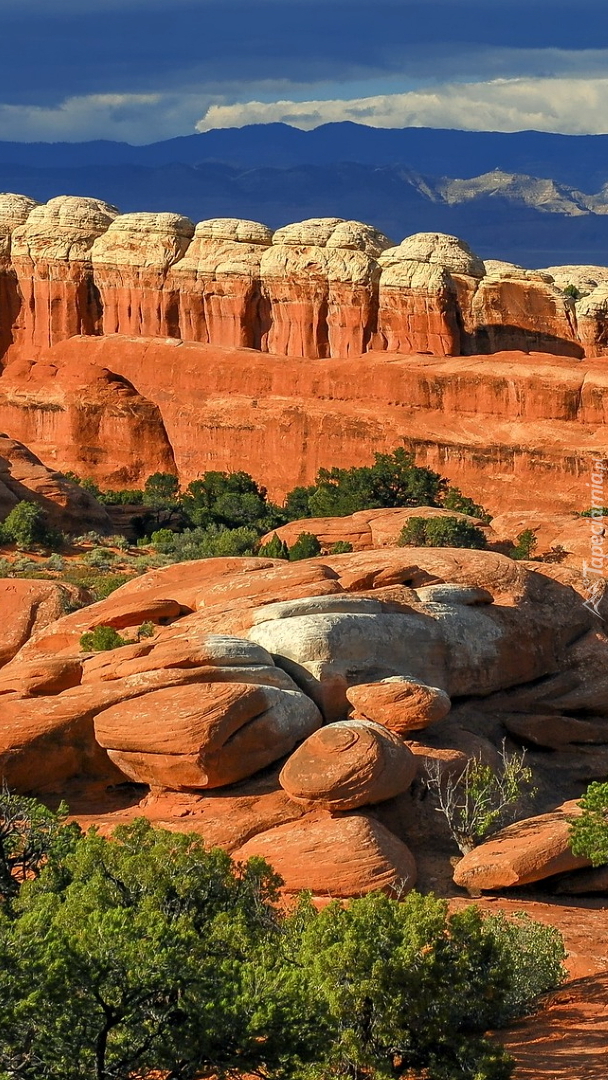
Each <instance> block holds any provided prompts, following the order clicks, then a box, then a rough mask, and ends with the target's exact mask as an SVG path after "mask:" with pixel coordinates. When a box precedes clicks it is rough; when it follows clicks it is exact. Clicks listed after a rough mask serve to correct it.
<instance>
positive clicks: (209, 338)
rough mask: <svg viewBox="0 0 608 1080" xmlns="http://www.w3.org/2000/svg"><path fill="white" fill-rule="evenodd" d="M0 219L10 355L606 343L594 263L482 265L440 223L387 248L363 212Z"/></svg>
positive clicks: (83, 205) (311, 354)
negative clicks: (61, 347) (154, 346)
mask: <svg viewBox="0 0 608 1080" xmlns="http://www.w3.org/2000/svg"><path fill="white" fill-rule="evenodd" d="M0 222H2V224H0V237H1V239H0V250H1V254H0V259H1V260H2V268H1V273H0V278H1V280H2V282H3V285H2V288H3V290H4V291H3V294H2V295H3V300H2V303H1V304H0V313H1V318H0V337H1V338H2V342H1V344H2V347H3V351H6V350H8V349H10V350H11V355H12V356H13V358H14V357H15V356H20V357H23V356H24V355H25V351H26V350H29V356H36V355H38V354H39V352H40V350H41V349H42V348H44V347H47V346H49V345H52V344H53V343H55V342H61V341H64V340H66V339H67V338H69V337H72V336H74V335H77V334H80V333H84V334H86V335H94V334H98V333H104V334H114V333H121V334H125V335H141V334H143V335H145V336H151V337H156V338H160V339H163V338H176V339H182V340H185V341H195V342H199V343H204V344H212V345H217V346H221V347H236V348H240V347H246V348H254V349H261V350H263V351H264V352H268V353H271V354H276V355H280V356H291V357H306V358H310V359H313V358H317V359H323V358H328V357H343V358H350V357H351V356H360V355H362V354H364V353H367V352H369V351H370V350H382V351H388V352H390V353H404V354H407V355H409V354H412V353H423V354H430V355H434V356H450V355H459V354H461V353H464V354H470V355H474V354H476V353H496V352H499V351H501V350H505V349H509V350H516V349H517V350H519V349H521V350H524V351H530V350H533V349H534V350H539V351H543V352H549V353H551V352H553V353H557V354H559V355H566V356H573V357H580V356H582V355H583V354H584V352H585V351H587V353H589V354H590V355H601V354H602V350H603V348H604V346H605V342H604V340H603V339H604V336H605V327H604V322H605V319H604V313H603V299H602V296H600V295H599V293H601V290H602V289H603V290H604V291H605V285H606V280H608V273H606V272H605V269H606V268H597V267H578V268H577V267H553V268H551V272H549V271H547V272H544V271H530V270H525V269H523V268H521V267H517V266H514V265H512V264H509V263H503V262H500V261H498V260H489V261H488V262H487V264H484V262H483V261H482V260H481V259H480V258H479V257H478V256H477V255H476V254H475V253H474V252H473V251H472V250H471V249H470V248H469V246H468V245H467V244H466V243H465V242H464V241H463V240H460V239H458V238H457V237H454V236H448V235H445V234H442V233H416V234H414V235H413V236H409V237H406V239H405V240H403V241H402V242H401V243H400V244H399V245H397V246H394V245H392V244H391V241H389V240H388V239H387V238H386V237H385V236H384V235H383V234H382V233H380V232H378V230H376V229H374V228H373V227H372V226H371V225H367V224H365V223H363V222H358V221H345V220H343V219H340V218H312V219H309V220H307V221H303V222H297V223H294V224H292V225H287V226H284V227H283V228H281V229H278V230H277V232H276V233H275V234H274V236H273V234H272V231H271V230H270V229H269V228H267V226H265V225H263V224H261V223H259V222H251V221H241V220H239V219H235V218H212V219H209V220H208V221H203V222H199V224H198V225H197V226H196V228H195V226H194V223H193V222H191V221H189V220H188V219H186V218H184V217H182V216H181V215H179V214H171V213H157V214H153V213H130V214H123V215H119V214H118V211H117V210H116V208H115V207H111V206H109V205H108V204H106V203H103V202H101V201H100V200H97V199H85V198H79V197H75V196H59V197H58V198H55V199H51V200H50V201H49V202H48V203H47V204H45V205H44V206H37V205H36V204H35V203H34V202H33V200H30V199H27V198H26V197H25V196H18V195H3V196H0ZM554 275H555V276H554ZM16 279H18V282H17V280H16ZM566 279H568V282H567V284H564V283H565V282H566ZM568 285H570V286H574V289H575V290H576V297H575V296H573V295H572V294H571V290H570V295H565V292H564V290H567V289H568ZM598 291H599V293H598ZM594 293H598V296H594ZM590 297H593V299H590ZM575 299H577V300H578V301H579V303H578V310H575V307H576V305H575Z"/></svg>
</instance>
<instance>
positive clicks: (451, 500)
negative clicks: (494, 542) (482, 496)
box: [441, 487, 492, 525]
mask: <svg viewBox="0 0 608 1080" xmlns="http://www.w3.org/2000/svg"><path fill="white" fill-rule="evenodd" d="M441 505H442V506H443V508H444V510H455V511H457V513H459V514H468V516H469V517H476V518H480V520H481V521H483V522H484V524H485V525H488V524H489V522H490V521H491V520H492V518H491V516H490V514H488V511H487V510H485V509H484V508H483V506H480V504H479V503H476V502H473V499H469V498H467V496H466V495H463V494H462V491H461V490H460V488H457V487H449V488H448V489H447V491H446V493H445V497H444V499H443V502H442V503H441Z"/></svg>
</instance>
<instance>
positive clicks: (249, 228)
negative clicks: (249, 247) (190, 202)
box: [194, 218, 273, 247]
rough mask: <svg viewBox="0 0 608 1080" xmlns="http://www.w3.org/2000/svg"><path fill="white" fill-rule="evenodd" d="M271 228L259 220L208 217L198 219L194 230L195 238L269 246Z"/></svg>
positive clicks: (271, 234)
mask: <svg viewBox="0 0 608 1080" xmlns="http://www.w3.org/2000/svg"><path fill="white" fill-rule="evenodd" d="M272 236H273V233H272V229H269V228H268V226H267V225H263V224H262V223H261V222H260V221H244V220H242V219H241V218H209V220H208V221H199V223H198V225H197V226H196V229H195V230H194V237H195V239H196V240H231V241H234V242H235V243H237V244H260V245H261V246H262V247H269V246H270V244H271V243H272Z"/></svg>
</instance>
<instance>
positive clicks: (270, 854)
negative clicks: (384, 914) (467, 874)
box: [234, 813, 416, 897]
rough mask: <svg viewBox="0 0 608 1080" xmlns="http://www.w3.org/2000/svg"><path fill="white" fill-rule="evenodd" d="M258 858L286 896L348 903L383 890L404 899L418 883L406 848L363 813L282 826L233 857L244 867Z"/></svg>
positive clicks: (244, 847)
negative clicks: (276, 877)
mask: <svg viewBox="0 0 608 1080" xmlns="http://www.w3.org/2000/svg"><path fill="white" fill-rule="evenodd" d="M254 855H257V856H259V857H260V858H262V859H266V861H267V862H269V863H270V865H271V866H272V867H274V869H275V870H276V871H277V873H279V874H280V875H281V877H282V878H283V881H284V883H285V886H284V887H285V890H286V892H300V891H301V890H302V889H310V890H311V892H312V893H313V894H315V895H317V896H337V897H340V896H344V897H348V896H361V895H362V894H365V893H368V892H372V891H374V890H376V889H383V890H384V891H386V892H389V893H392V894H393V895H397V896H402V895H403V894H404V892H408V891H409V890H410V889H412V888H413V886H414V885H415V883H416V864H415V862H414V859H413V856H412V854H411V852H410V851H409V849H408V848H407V847H406V845H405V844H404V843H403V842H402V841H401V840H399V839H398V838H397V837H396V836H394V835H393V834H392V833H390V832H389V831H388V829H386V828H385V827H384V825H381V824H380V822H379V821H375V820H374V819H373V818H371V817H367V816H366V815H365V814H363V813H358V814H352V815H344V816H340V817H329V816H325V817H320V818H319V819H318V820H309V819H306V818H305V819H303V820H302V821H299V822H295V823H292V824H288V825H280V826H279V827H278V828H276V829H272V830H271V831H270V832H266V833H259V834H258V835H257V836H254V837H253V838H252V839H251V840H249V841H248V842H247V843H246V844H244V846H243V847H241V848H238V849H237V851H235V853H234V857H235V858H236V859H238V860H239V861H241V862H244V861H246V860H247V859H250V858H252V857H253V856H254Z"/></svg>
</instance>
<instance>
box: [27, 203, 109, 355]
mask: <svg viewBox="0 0 608 1080" xmlns="http://www.w3.org/2000/svg"><path fill="white" fill-rule="evenodd" d="M117 213H118V210H117V209H116V207H114V206H109V205H108V203H104V202H100V201H99V200H98V199H83V198H79V197H76V196H70V195H61V196H59V197H58V198H56V199H51V200H50V202H48V203H46V204H45V205H44V206H36V207H34V208H33V209H32V210H31V212H30V213H29V215H28V217H27V220H26V221H25V222H24V223H23V224H22V225H19V226H18V227H17V228H16V229H14V230H13V234H12V241H11V260H12V264H13V267H14V269H15V272H16V274H17V278H18V282H19V290H20V293H21V297H22V304H21V310H20V313H19V317H18V319H17V324H16V326H15V329H14V340H15V344H16V346H17V348H18V349H19V352H20V354H21V355H23V356H31V355H36V353H37V352H38V351H39V350H40V349H45V348H48V347H49V346H50V345H54V344H55V343H56V342H58V341H65V340H66V338H69V337H73V336H74V335H75V334H95V333H98V332H99V330H100V320H101V308H100V306H99V303H98V301H97V297H96V291H95V286H94V283H93V275H92V269H91V249H92V247H93V242H94V240H95V239H96V238H97V237H98V236H100V235H101V234H102V233H104V232H105V230H106V229H107V228H108V226H109V225H110V223H111V222H112V220H113V219H114V218H115V217H116V215H117Z"/></svg>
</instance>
